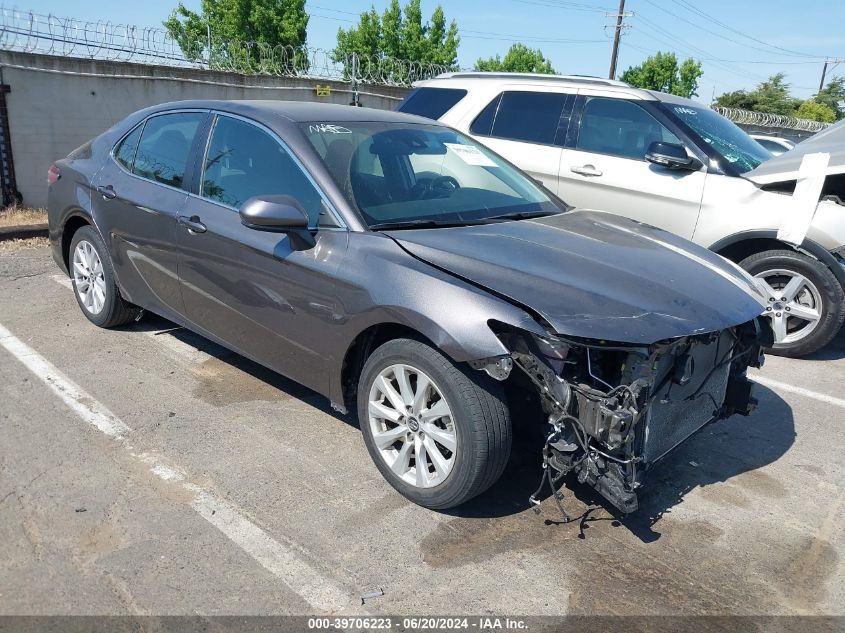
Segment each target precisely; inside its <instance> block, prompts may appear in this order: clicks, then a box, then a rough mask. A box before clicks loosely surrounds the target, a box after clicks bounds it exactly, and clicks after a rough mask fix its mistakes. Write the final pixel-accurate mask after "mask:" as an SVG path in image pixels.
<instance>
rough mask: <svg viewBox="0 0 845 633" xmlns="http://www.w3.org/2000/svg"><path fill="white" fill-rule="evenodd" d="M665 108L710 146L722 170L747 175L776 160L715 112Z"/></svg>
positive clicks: (699, 108)
mask: <svg viewBox="0 0 845 633" xmlns="http://www.w3.org/2000/svg"><path fill="white" fill-rule="evenodd" d="M661 106H662V107H663V108H664V109H666V110H668V111H669V112H670V113H671V114H673V115H674V116H675V117H677V118H678V119H680V121H681V122H682V123H683V124H685V125H686V126H687V127H689V128H690V130H691V131H692V132H693V135H694V136H697V137H698V138H699V139H701V142H702V143H705V144H707V145H709V146H710V148H711V149H712V150H713V151H714V152H715V153H716V154H717V155H718V156H719V157H720V159H721V160H720V161H719V162H720V164H721V166H722V167H723V168H726V169H727V170H728V171H730V172H733V173H735V174H744V173H745V172H747V171H751V170H752V169H754V168H755V167H757V166H758V165H759V164H760V163H762V162H763V161H766V160H769V159H770V158H771V157H772V155H771V154H770V153H769V152H768V150H766V149H765V148H764V147H763V146H762V145H760V144H759V143H758V142H757V141H755V140H754V139H753V138H751V137H750V136H748V134H746V133H745V132H744V131H743V130H742V129H740V128H739V127H737V126H736V125H735V124H733V123H732V122H731V121H729V120H728V119H726V118H725V117H723V116H722V115H721V114H719V113H718V112H716V111H715V110H711V109H710V108H705V107H703V106H694V105H688V104H677V103H662V104H661Z"/></svg>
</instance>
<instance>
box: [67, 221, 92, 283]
mask: <svg viewBox="0 0 845 633" xmlns="http://www.w3.org/2000/svg"><path fill="white" fill-rule="evenodd" d="M83 226H94V222H92V221H91V218H90V217H89V216H88V215H86V214H85V213H83V212H82V211H72V212H71V213H70V214H69V215H68V216H67V217H66V218H65V220H64V222H63V223H62V231H61V256H62V263H63V264H64V267H65V271H66V272H68V273H70V243H71V242H72V241H73V236H74V234H75V233H76V232H77V231H78V230H79V229H81V228H82V227H83Z"/></svg>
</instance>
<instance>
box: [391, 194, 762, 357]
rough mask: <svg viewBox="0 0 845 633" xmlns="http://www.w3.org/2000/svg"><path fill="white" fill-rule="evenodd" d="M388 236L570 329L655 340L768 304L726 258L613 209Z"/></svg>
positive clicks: (727, 321)
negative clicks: (613, 211) (625, 216)
mask: <svg viewBox="0 0 845 633" xmlns="http://www.w3.org/2000/svg"><path fill="white" fill-rule="evenodd" d="M386 233H387V234H388V235H390V236H391V237H392V238H393V239H395V240H396V241H397V242H398V243H399V244H400V245H401V246H402V247H403V248H405V249H406V250H407V251H408V252H410V253H411V254H412V255H414V256H415V257H418V258H419V259H421V260H423V261H426V262H428V263H430V264H432V265H434V266H437V267H439V268H441V269H444V270H446V271H449V272H451V273H452V274H454V275H457V276H459V277H462V278H464V279H466V280H468V281H470V282H472V283H474V284H477V285H480V286H482V287H484V288H486V289H489V290H491V291H493V292H495V293H497V294H499V295H504V296H506V297H508V298H510V299H511V300H513V301H514V302H517V303H520V304H522V305H524V306H527V307H529V308H531V309H532V310H534V311H535V312H537V313H539V314H540V315H541V316H542V317H543V318H544V319H546V321H548V323H549V324H550V325H551V326H552V327H553V328H554V329H555V331H556V332H558V333H559V334H562V335H569V336H575V337H584V338H593V339H604V340H608V341H616V342H627V343H636V344H650V343H654V342H657V341H660V340H664V339H668V338H673V337H678V336H685V335H689V334H699V333H703V332H711V331H716V330H721V329H724V328H727V327H732V326H735V325H739V324H741V323H745V322H746V321H749V320H751V319H753V318H754V317H756V316H758V315H759V314H760V313H761V311H762V309H763V306H764V305H765V301H766V299H765V298H763V297H762V295H760V293H759V292H758V291H757V290H756V287H755V286H754V285H753V283H752V282H750V281H749V279H750V278H749V277H747V276H745V275H744V274H743V273H742V272H740V271H739V270H738V269H737V268H736V267H735V266H733V265H732V264H731V263H729V262H727V261H726V260H724V259H722V258H721V257H720V256H719V255H716V254H715V253H712V252H710V251H708V250H707V249H704V248H702V247H699V246H696V245H695V244H692V243H691V242H688V241H687V240H684V239H683V238H680V237H677V236H675V235H672V234H670V233H667V232H665V231H661V230H659V229H654V228H652V227H649V226H646V225H644V224H640V223H639V222H635V221H633V220H628V219H626V218H622V217H620V216H615V215H611V214H608V213H600V212H595V211H582V210H578V211H571V212H568V213H563V214H560V215H555V216H549V217H545V218H539V219H536V220H520V221H512V222H501V223H495V224H485V225H479V226H466V227H456V228H442V229H415V230H401V231H387V232H386ZM431 300H432V301H437V297H432V298H431ZM455 309H456V310H458V309H460V307H459V306H455Z"/></svg>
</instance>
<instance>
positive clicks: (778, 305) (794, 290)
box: [741, 250, 845, 357]
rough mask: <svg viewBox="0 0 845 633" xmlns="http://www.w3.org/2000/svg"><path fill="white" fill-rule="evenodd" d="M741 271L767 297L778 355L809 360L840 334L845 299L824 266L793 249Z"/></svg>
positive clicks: (761, 256)
mask: <svg viewBox="0 0 845 633" xmlns="http://www.w3.org/2000/svg"><path fill="white" fill-rule="evenodd" d="M741 265H742V267H743V268H745V269H746V270H747V271H748V272H750V273H751V274H752V275H754V276H755V277H756V278H757V279H759V280H760V282H761V285H762V289H763V291H764V292H765V293H766V294H767V297H766V299H767V302H768V305H767V306H766V312H765V314H766V316H768V317H769V318H770V319H771V325H772V330H773V331H774V334H775V345H774V348H773V349H772V350H770V352H771V353H773V354H779V355H782V356H792V357H798V356H805V355H807V354H811V353H812V352H815V351H816V350H818V349H819V348H821V347H823V346H824V345H826V344H827V343H828V342H830V340H831V339H832V338H833V337H834V336H836V333H837V332H838V331H839V328H840V327H841V326H842V321H843V319H845V297H844V296H843V291H842V287H841V286H840V285H839V282H838V280H837V279H836V277H835V276H834V275H833V273H832V272H831V271H830V270H829V269H828V268H827V266H825V265H824V264H823V263H822V262H820V261H818V260H816V259H813V258H812V257H808V256H807V255H804V254H802V253H796V252H794V251H786V250H784V251H766V252H764V253H757V254H756V255H752V256H751V257H748V258H747V259H745V260H744V261H743V262H742V263H741Z"/></svg>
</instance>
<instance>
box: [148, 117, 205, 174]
mask: <svg viewBox="0 0 845 633" xmlns="http://www.w3.org/2000/svg"><path fill="white" fill-rule="evenodd" d="M204 117H205V113H202V112H174V113H173V114H161V115H158V116H154V117H151V118H149V119H147V124H146V125H145V126H144V131H143V133H142V134H141V142H140V143H138V150H137V151H136V152H135V163H134V164H133V167H132V172H133V173H135V174H137V175H139V176H142V177H143V178H149V179H150V180H155V181H156V182H160V183H163V184H165V185H170V186H171V187H182V185H183V184H184V180H185V169H186V167H187V165H188V156H189V155H190V153H191V144H192V143H193V142H194V135H195V134H196V132H197V128H198V127H199V125H200V123H201V122H202V120H203V118H204Z"/></svg>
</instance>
